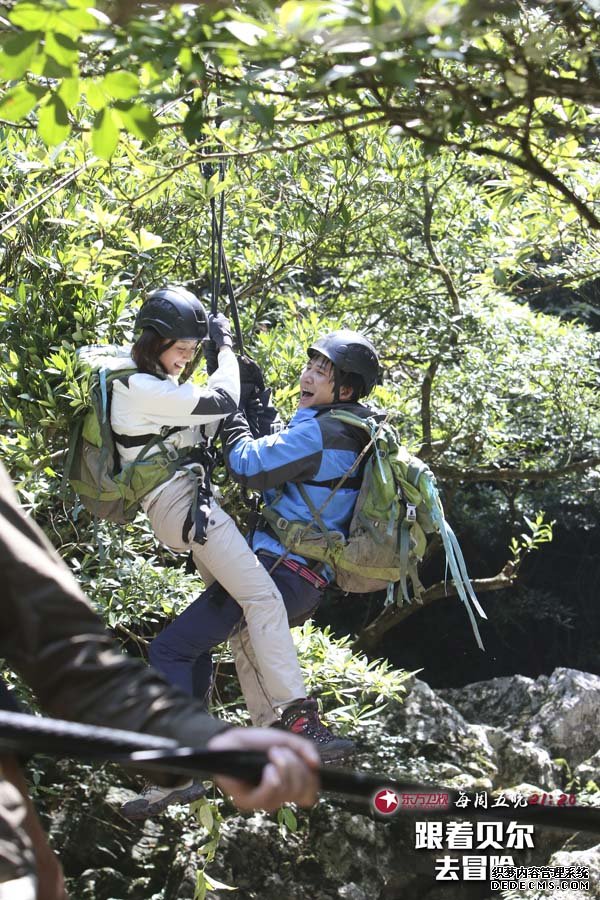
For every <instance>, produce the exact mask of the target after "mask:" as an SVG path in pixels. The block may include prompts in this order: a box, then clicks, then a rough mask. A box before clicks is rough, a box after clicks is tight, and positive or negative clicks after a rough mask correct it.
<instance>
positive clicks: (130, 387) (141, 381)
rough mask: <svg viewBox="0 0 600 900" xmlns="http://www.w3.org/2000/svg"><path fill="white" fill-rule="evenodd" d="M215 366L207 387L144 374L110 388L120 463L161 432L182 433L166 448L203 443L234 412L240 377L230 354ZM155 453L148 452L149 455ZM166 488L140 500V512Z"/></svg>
mask: <svg viewBox="0 0 600 900" xmlns="http://www.w3.org/2000/svg"><path fill="white" fill-rule="evenodd" d="M218 361H219V367H218V369H217V370H216V372H214V373H213V374H212V375H211V376H210V377H209V379H208V383H207V385H206V386H205V387H199V386H198V385H195V384H191V383H190V382H186V383H185V384H179V383H178V382H177V380H176V378H175V377H174V376H165V378H160V377H158V376H155V375H147V374H145V373H143V372H138V373H134V374H133V375H130V377H129V379H128V380H127V381H126V382H121V381H118V380H115V381H114V382H113V385H112V402H111V415H110V423H111V427H112V429H113V432H114V435H115V441H116V444H117V449H118V451H119V456H120V457H121V460H122V461H123V462H129V461H130V460H134V459H135V458H136V457H137V456H138V454H139V452H140V450H141V449H142V447H143V445H144V444H145V443H147V441H148V440H150V437H151V436H152V435H154V434H160V433H161V431H162V430H163V429H169V428H177V427H180V428H181V427H183V430H181V431H177V432H175V433H174V434H171V435H168V436H166V437H165V438H164V444H166V445H167V446H171V447H174V448H175V449H176V450H180V449H182V448H183V447H190V448H191V447H196V446H201V445H202V444H205V443H206V439H207V436H210V435H211V434H214V432H215V430H216V427H217V424H218V423H219V421H220V420H221V419H224V418H225V417H226V416H228V415H230V414H231V413H232V412H235V411H236V409H237V405H238V403H239V399H240V372H239V366H238V362H237V359H236V357H235V354H234V352H233V350H231V349H229V348H224V349H223V350H221V351H220V352H219V356H218ZM129 362H130V366H129V367H130V368H135V363H134V362H133V360H131V359H130V360H129ZM119 436H121V437H126V438H129V439H131V443H132V444H133V446H129V444H130V441H127V446H126V445H125V444H124V443H121V442H120V441H119ZM136 439H137V443H136ZM159 450H160V448H159V447H156V449H154V448H152V449H151V450H150V451H149V454H148V455H151V454H152V453H153V452H154V453H156V452H159ZM174 477H176V476H174ZM165 484H168V482H165ZM165 484H162V485H160V486H159V487H158V488H157V489H156V490H155V491H152V492H151V494H149V495H148V496H147V497H145V498H144V506H147V505H148V503H149V501H150V500H151V499H154V497H155V496H156V494H157V493H158V492H160V491H161V490H162V488H164V487H165Z"/></svg>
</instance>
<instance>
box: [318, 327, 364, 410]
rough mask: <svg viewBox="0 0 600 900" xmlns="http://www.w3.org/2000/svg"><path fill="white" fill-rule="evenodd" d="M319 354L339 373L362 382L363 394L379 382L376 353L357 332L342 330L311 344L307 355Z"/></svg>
mask: <svg viewBox="0 0 600 900" xmlns="http://www.w3.org/2000/svg"><path fill="white" fill-rule="evenodd" d="M316 353H320V354H321V356H324V357H325V358H326V359H328V360H330V361H331V362H332V363H333V365H334V366H335V367H336V369H339V370H340V372H352V373H353V374H355V375H360V377H361V378H362V380H363V383H364V386H365V390H364V394H365V395H366V394H369V393H370V392H371V391H372V390H373V388H374V387H375V385H376V384H377V382H378V381H379V376H380V369H379V359H378V358H377V351H376V350H375V347H374V346H373V344H372V343H371V341H369V340H367V338H366V337H364V335H362V334H359V333H358V331H350V330H349V329H347V328H342V329H341V330H340V331H332V332H331V334H326V335H324V336H323V337H321V338H319V339H318V340H316V341H315V342H314V344H311V345H310V347H309V348H308V355H309V356H311V357H312V356H314V355H315V354H316Z"/></svg>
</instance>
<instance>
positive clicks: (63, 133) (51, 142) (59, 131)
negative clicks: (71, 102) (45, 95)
mask: <svg viewBox="0 0 600 900" xmlns="http://www.w3.org/2000/svg"><path fill="white" fill-rule="evenodd" d="M70 131H71V123H70V122H69V116H68V113H67V107H66V106H65V104H64V101H63V100H62V99H61V98H60V97H59V96H58V94H53V95H52V97H51V98H50V100H49V101H48V103H46V104H45V105H44V106H42V108H41V109H40V114H39V122H38V133H39V135H40V137H41V139H42V140H43V142H44V143H45V144H46V146H48V147H53V146H55V144H60V143H62V141H64V140H65V138H67V137H68V136H69V133H70Z"/></svg>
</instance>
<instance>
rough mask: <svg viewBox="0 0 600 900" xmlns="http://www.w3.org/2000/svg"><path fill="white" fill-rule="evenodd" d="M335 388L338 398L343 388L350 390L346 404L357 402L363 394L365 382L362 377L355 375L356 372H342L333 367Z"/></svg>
mask: <svg viewBox="0 0 600 900" xmlns="http://www.w3.org/2000/svg"><path fill="white" fill-rule="evenodd" d="M335 387H336V389H337V393H338V396H339V391H340V390H341V389H342V388H343V387H349V388H352V395H351V397H350V400H348V401H346V402H348V403H352V402H354V401H356V400H359V399H360V398H361V397H362V396H363V395H364V393H365V382H364V379H363V377H362V375H357V374H356V372H342V370H341V369H338V368H337V367H335Z"/></svg>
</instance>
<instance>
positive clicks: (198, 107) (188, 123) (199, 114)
mask: <svg viewBox="0 0 600 900" xmlns="http://www.w3.org/2000/svg"><path fill="white" fill-rule="evenodd" d="M204 122H205V108H204V101H203V100H202V98H200V99H199V100H196V101H195V103H194V104H193V105H192V106H190V108H189V110H188V113H187V115H186V117H185V119H184V120H183V133H184V135H185V139H186V140H187V141H188V142H189V143H190V144H193V143H194V141H197V140H198V138H199V137H200V136H201V135H202V126H203V125H204Z"/></svg>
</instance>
